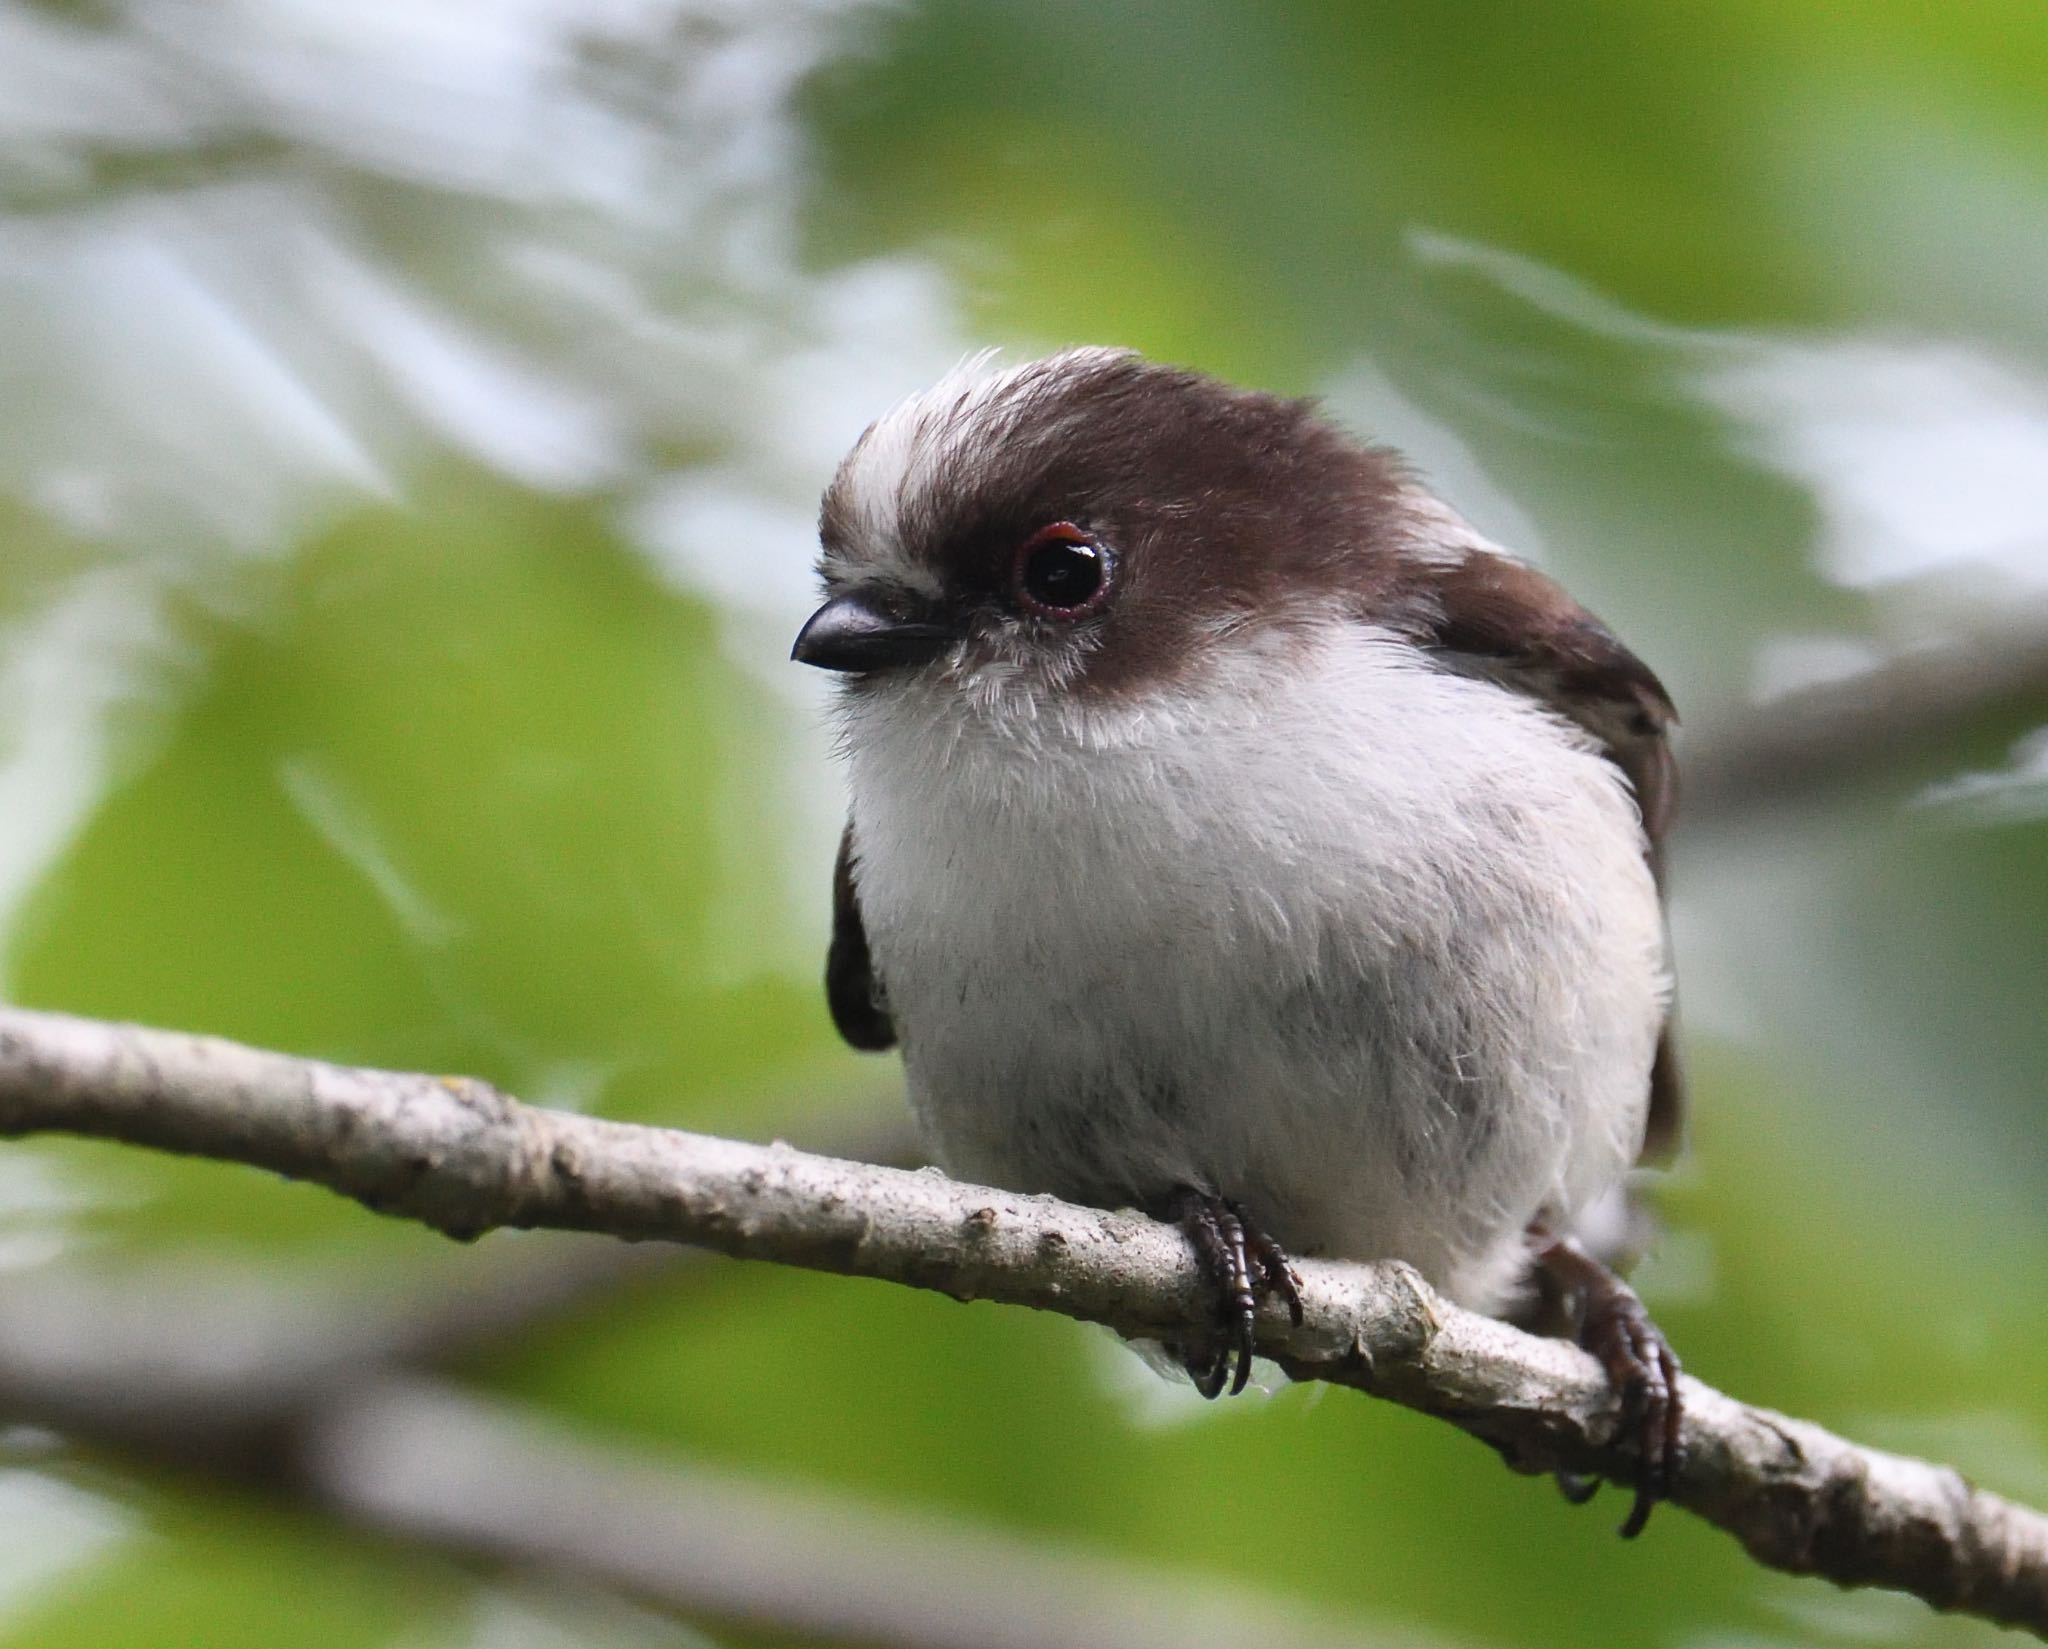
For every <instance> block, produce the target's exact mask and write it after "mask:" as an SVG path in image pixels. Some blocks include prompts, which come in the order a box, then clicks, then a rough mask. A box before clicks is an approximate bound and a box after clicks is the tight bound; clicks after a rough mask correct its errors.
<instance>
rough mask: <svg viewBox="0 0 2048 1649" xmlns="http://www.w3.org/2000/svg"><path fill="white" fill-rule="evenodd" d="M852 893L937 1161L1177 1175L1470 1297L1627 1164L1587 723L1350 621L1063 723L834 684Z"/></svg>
mask: <svg viewBox="0 0 2048 1649" xmlns="http://www.w3.org/2000/svg"><path fill="white" fill-rule="evenodd" d="M844 717H845V742H846V747H847V749H848V751H849V752H850V777H851V782H852V791H853V820H854V835H855V841H856V844H857V853H858V864H857V870H856V878H857V885H858V889H859V897H860V903H861V908H862V912H863V915H864V917H865V919H866V922H867V927H868V934H869V941H870V945H871V947H872V950H873V953H874V957H875V961H876V964H877V967H878V970H879V973H880V976H881V978H882V980H883V983H884V987H885V989H886V991H887V993H888V997H889V1002H890V1008H891V1012H892V1014H893V1016H894V1018H895V1021H896V1024H897V1027H898V1030H899V1033H900V1035H901V1037H902V1041H903V1047H904V1055H905V1060H906V1067H907V1070H908V1075H909V1083H910V1090H911V1097H912V1101H913V1104H914V1105H915V1107H916V1109H917V1111H918V1114H919V1117H920V1119H921V1121H922V1123H923V1125H924V1127H925V1129H926V1131H927V1133H928V1135H929V1136H930V1140H931V1143H932V1145H933V1147H934V1149H935V1150H936V1151H937V1152H938V1154H939V1156H940V1159H941V1160H942V1161H943V1162H944V1163H945V1164H946V1166H947V1167H948V1168H950V1169H951V1170H952V1171H954V1172H955V1173H958V1174H960V1175H962V1176H964V1177H969V1178H977V1179H983V1180H988V1181H992V1182H994V1183H998V1184H1003V1185H1008V1186H1012V1187H1015V1188H1017V1189H1022V1190H1046V1191H1053V1192H1056V1193H1059V1194H1063V1195H1066V1196H1070V1197H1076V1198H1080V1199H1082V1200H1090V1201H1096V1202H1104V1203H1112V1204H1116V1203H1138V1204H1144V1203H1147V1202H1156V1200H1157V1199H1159V1198H1160V1197H1162V1196H1164V1195H1165V1194H1167V1193H1169V1192H1171V1191H1172V1190H1173V1189H1174V1188H1175V1187H1176V1186H1179V1185H1182V1184H1193V1185H1200V1186H1204V1187H1207V1188H1210V1189H1214V1190H1216V1191H1219V1192H1221V1193H1222V1194H1224V1195H1227V1196H1233V1197H1239V1198H1242V1199H1243V1200H1244V1201H1245V1202H1246V1203H1247V1204H1248V1205H1249V1207H1250V1208H1251V1210H1252V1212H1253V1213H1254V1214H1255V1215H1256V1216H1258V1217H1259V1218H1260V1219H1261V1220H1262V1221H1263V1222H1264V1223H1266V1224H1267V1226H1268V1227H1269V1229H1271V1230H1272V1231H1273V1234H1274V1235H1275V1236H1276V1237H1278V1238H1279V1239H1280V1240H1281V1241H1282V1242H1283V1243H1284V1244H1287V1245H1289V1246H1291V1247H1293V1248H1295V1249H1296V1250H1298V1251H1302V1252H1318V1251H1320V1252H1326V1253H1332V1254H1338V1255H1345V1256H1350V1257H1354V1258H1381V1257H1398V1258H1402V1259H1406V1260H1408V1261H1410V1262H1411V1263H1413V1264H1415V1265H1416V1266H1418V1267H1419V1268H1420V1269H1421V1270H1422V1271H1423V1273H1424V1274H1425V1275H1426V1276H1428V1277H1429V1278H1430V1279H1431V1280H1432V1281H1434V1282H1436V1283H1437V1284H1438V1285H1439V1286H1441V1287H1444V1288H1446V1289H1448V1290H1449V1291H1450V1292H1451V1293H1452V1294H1453V1295H1454V1296H1455V1297H1458V1298H1461V1299H1464V1300H1466V1301H1467V1302H1468V1303H1472V1304H1475V1305H1479V1306H1481V1307H1491V1306H1495V1305H1497V1304H1498V1303H1499V1301H1500V1297H1501V1295H1502V1292H1503V1290H1504V1289H1505V1288H1506V1287H1507V1286H1508V1284H1509V1282H1510V1281H1511V1276H1512V1273H1513V1271H1514V1270H1515V1269H1516V1267H1517V1260H1518V1256H1519V1252H1520V1246H1519V1245H1520V1235H1521V1232H1522V1230H1523V1229H1524V1227H1525V1226H1526V1225H1527V1223H1528V1221H1529V1220H1530V1219H1531V1218H1533V1217H1535V1216H1537V1215H1538V1214H1544V1215H1546V1216H1549V1217H1553V1218H1567V1219H1568V1218H1569V1217H1570V1216H1571V1214H1572V1213H1573V1212H1575V1211H1576V1210H1577V1209H1579V1208H1580V1207H1582V1206H1583V1205H1584V1204H1585V1203H1587V1202H1588V1201H1590V1200H1591V1199H1592V1198H1594V1197H1596V1196H1597V1195H1599V1193H1600V1192H1602V1191H1603V1190H1605V1189H1607V1188H1608V1187H1609V1186H1610V1185H1611V1184H1612V1183H1613V1182H1614V1181H1615V1180H1616V1179H1617V1178H1618V1177H1619V1176H1620V1175H1621V1174H1622V1173H1623V1172H1624V1171H1625V1169H1626V1168H1627V1166H1628V1165H1629V1163H1630V1161H1631V1159H1632V1158H1633V1156H1634V1153H1635V1150H1636V1146H1637V1143H1638V1141H1639V1139H1640V1137H1641V1131H1642V1124H1643V1114H1644V1109H1645V1105H1646V1099H1647V1092H1648V1072H1649V1067H1650V1061H1651V1057H1652V1052H1653V1048H1654V1044H1655V1040H1656V1035H1657V1028H1658V1026H1659V1024H1660V1023H1661V1020H1662V1016H1663V1002H1664V992H1665V985H1664V976H1663V965H1662V956H1663V932H1662V920H1661V916H1660V913H1659V910H1658V903H1657V897H1656V893H1655V889H1654V888H1653V886H1652V883H1651V879H1650V876H1649V872H1648V870H1647V868H1646V867H1645V864H1644V859H1643V843H1642V834H1641V827H1640V824H1639V822H1638V819H1637V815H1636V811H1635V807H1634V804H1633V802H1632V800H1631V799H1630V797H1629V796H1628V794H1627V790H1626V786H1625V783H1624V781H1623V780H1622V779H1621V777H1620V775H1619V773H1618V772H1617V771H1616V770H1615V768H1614V767H1613V766H1612V764H1611V763H1609V762H1607V761H1606V760H1605V759H1603V758H1602V757H1601V756H1600V755H1599V754H1597V753H1596V752H1595V751H1593V750H1591V749H1589V748H1588V747H1587V742H1586V740H1585V738H1584V736H1583V735H1581V734H1579V733H1578V732H1577V731H1576V730H1575V729H1572V728H1570V727H1569V726H1568V725H1567V724H1565V723H1563V722H1561V721H1559V720H1558V719H1556V718H1554V717H1553V716H1551V715H1550V714H1549V713H1548V712H1546V711H1544V710H1542V709H1541V708H1540V707H1538V706H1536V705H1534V704H1533V703H1531V702H1528V701H1526V700H1524V699H1522V698H1520V697H1518V696H1516V695H1514V694H1512V693H1510V692H1508V691H1506V690H1504V689H1501V688H1499V687H1496V686H1493V685H1491V684H1488V683H1485V682H1480V681H1474V680H1469V679H1465V678H1462V677H1457V676H1452V675H1448V674H1446V673H1444V672H1442V671H1440V670H1437V669H1434V668H1431V667H1430V666H1428V665H1427V664H1426V663H1425V662H1424V661H1422V660H1421V659H1420V657H1419V656H1418V655H1416V654H1415V653H1414V652H1413V651H1412V649H1405V648H1403V647H1401V646H1400V645H1399V644H1397V643H1395V642H1394V641H1392V640H1391V639H1390V638H1388V637H1386V636H1384V635H1382V634H1380V633H1378V632H1374V631H1370V630H1367V629H1364V628H1362V627H1359V626H1343V627H1340V628H1333V629H1332V630H1331V631H1330V632H1329V633H1328V634H1326V635H1325V636H1323V637H1322V638H1321V639H1320V640H1318V641H1317V642H1315V643H1314V644H1313V645H1304V644H1302V643H1301V642H1300V640H1299V638H1296V639H1295V642H1294V644H1293V645H1292V646H1291V647H1290V648H1288V649H1287V650H1285V651H1280V650H1274V649H1268V650H1265V651H1247V652H1246V653H1244V654H1243V655H1241V656H1239V657H1238V658H1236V659H1235V660H1234V661H1232V662H1230V663H1229V664H1227V665H1225V666H1221V667H1219V669H1218V670H1217V671H1216V672H1214V674H1213V675H1212V677H1211V679H1210V680H1209V681H1208V682H1207V684H1206V685H1205V687H1204V688H1203V689H1202V690H1200V691H1199V692H1194V693H1189V694H1185V695H1181V696H1178V697H1175V698H1173V699H1172V700H1171V701H1168V702H1161V703H1155V704H1153V705H1151V706H1150V707H1149V708H1146V709H1124V710H1118V711H1100V710H1098V711H1084V710H1081V709H1078V708H1076V707H1075V706H1074V705H1073V704H1072V703H1071V702H1068V701H1065V700H1054V701H1051V702H1040V701H1038V700H1035V699H1033V698H1032V697H1031V696H1029V695H1028V694H1026V693H1024V692H1022V691H997V692H990V691H989V690H988V684H987V683H982V684H979V687H978V688H977V685H976V684H971V683H961V682H957V681H953V680H950V679H947V678H945V677H943V676H928V677H921V678H915V679H909V680H905V681H902V682H891V683H883V684H878V685H877V687H876V688H874V689H871V690H868V691H864V692H862V693H859V694H856V695H854V696H853V697H851V698H849V700H848V701H847V704H846V707H845V711H844Z"/></svg>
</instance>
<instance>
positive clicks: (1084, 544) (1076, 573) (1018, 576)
mask: <svg viewBox="0 0 2048 1649" xmlns="http://www.w3.org/2000/svg"><path fill="white" fill-rule="evenodd" d="M1109 584H1110V561H1109V552H1108V551H1107V550H1105V549H1104V548H1103V547H1102V546H1101V545H1100V544H1098V543H1096V541H1095V539H1094V538H1093V536H1091V535H1090V534H1089V533H1087V532H1084V531H1083V530H1082V529H1081V528H1079V527H1077V526H1075V525H1074V523H1073V522H1071V521H1055V522H1053V523H1052V525H1050V526H1048V527H1040V528H1039V529H1038V531H1037V532H1035V533H1033V534H1032V535H1031V536H1030V537H1029V538H1027V539H1025V540H1024V542H1023V543H1022V544H1020V545H1018V546H1017V559H1016V561H1015V562H1014V563H1013V564H1012V566H1011V568H1010V587H1011V589H1012V590H1013V591H1014V592H1015V593H1016V597H1017V604H1018V605H1019V606H1021V607H1022V608H1023V609H1024V610H1025V611H1026V612H1029V613H1036V614H1037V615H1038V616H1039V617H1040V618H1056V619H1061V620H1072V619H1076V618H1080V617H1082V616H1083V615H1084V614H1086V613H1092V612H1093V611H1094V610H1095V609H1096V608H1097V607H1100V606H1101V605H1102V603H1103V601H1104V599H1105V598H1106V597H1107V596H1108V594H1109Z"/></svg>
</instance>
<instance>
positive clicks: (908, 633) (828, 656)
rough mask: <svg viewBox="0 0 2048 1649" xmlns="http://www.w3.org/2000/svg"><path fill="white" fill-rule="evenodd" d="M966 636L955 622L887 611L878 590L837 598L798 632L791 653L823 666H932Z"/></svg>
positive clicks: (796, 657)
mask: <svg viewBox="0 0 2048 1649" xmlns="http://www.w3.org/2000/svg"><path fill="white" fill-rule="evenodd" d="M959 639H960V632H959V631H958V630H957V629H955V628H954V627H953V626H952V625H950V624H934V623H930V622H928V621H926V620H922V619H911V618H904V617H902V616H900V615H899V614H896V613H892V612H888V611H886V610H884V608H883V607H882V606H881V604H880V602H879V601H878V600H877V599H876V596H875V594H874V592H872V591H867V590H855V591H852V592H851V593H850V594H847V595H842V596H834V597H833V598H832V599H831V600H830V601H828V602H826V603H825V605H824V606H822V607H820V608H819V609H818V610H817V611H816V612H815V613H813V614H811V616H810V618H809V619H807V620H806V621H805V623H804V627H803V628H802V629H801V630H799V631H798V632H797V637H796V645H795V646H794V647H792V648H791V649H790V650H789V656H790V657H791V658H793V659H795V660H796V661H797V663H799V664H815V665H817V666H818V668H819V669H821V670H856V671H858V670H895V669H900V668H903V667H904V666H907V665H912V664H927V663H929V662H930V661H931V660H933V659H935V658H937V657H938V656H939V655H940V654H941V653H943V652H944V651H945V650H946V649H947V648H948V647H950V646H952V644H953V643H954V642H956V641H958V640H959Z"/></svg>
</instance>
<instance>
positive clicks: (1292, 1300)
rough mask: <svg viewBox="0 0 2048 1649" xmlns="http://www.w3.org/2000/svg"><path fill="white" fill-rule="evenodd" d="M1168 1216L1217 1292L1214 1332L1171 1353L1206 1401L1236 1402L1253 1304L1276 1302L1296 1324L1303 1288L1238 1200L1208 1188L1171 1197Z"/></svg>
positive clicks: (1247, 1373) (1246, 1374)
mask: <svg viewBox="0 0 2048 1649" xmlns="http://www.w3.org/2000/svg"><path fill="white" fill-rule="evenodd" d="M1171 1211H1172V1214H1173V1217H1174V1218H1175V1219H1176V1220H1178V1221H1179V1222H1180V1225H1181V1229H1183V1230H1184V1231H1186V1232H1187V1234H1188V1241H1189V1242H1190V1243H1191V1244H1192V1245H1193V1246H1194V1250H1195V1258H1196V1259H1197V1260H1198V1261H1200V1262H1201V1267H1202V1270H1203V1272H1204V1273H1205V1274H1206V1275H1207V1276H1208V1278H1209V1280H1210V1281H1211V1282H1212V1283H1214V1284H1215V1286H1216V1291H1217V1300H1216V1322H1215V1326H1214V1329H1213V1331H1212V1332H1211V1333H1210V1334H1209V1335H1207V1336H1206V1337H1204V1338H1203V1339H1201V1340H1200V1341H1197V1342H1193V1343H1190V1344H1189V1345H1186V1346H1183V1347H1178V1348H1176V1349H1177V1350H1178V1351H1179V1353H1180V1358H1181V1366H1182V1367H1184V1368H1185V1369H1186V1370H1187V1371H1188V1376H1189V1378H1191V1379H1192V1380H1193V1381H1194V1382H1195V1389H1196V1390H1197V1391H1199V1392H1200V1393H1201V1394H1202V1395H1203V1396H1204V1397H1216V1396H1220V1395H1221V1394H1222V1392H1223V1389H1224V1387H1225V1386H1226V1385H1227V1386H1228V1387H1229V1388H1230V1394H1231V1395H1232V1396H1233V1397H1234V1396H1236V1395H1237V1394H1238V1393H1239V1392H1241V1391H1243V1390H1244V1388H1245V1383H1246V1382H1247V1381H1249V1380H1250V1379H1251V1377H1252V1337H1253V1333H1254V1331H1255V1329H1256V1328H1257V1326H1258V1318H1259V1302H1260V1301H1261V1300H1265V1299H1275V1300H1279V1301H1280V1302H1281V1303H1282V1304H1284V1305H1285V1306H1286V1307H1287V1314H1288V1316H1290V1317H1291V1318H1293V1320H1294V1325H1295V1327H1297V1328H1299V1327H1300V1326H1301V1288H1300V1284H1299V1283H1298V1282H1297V1281H1296V1279H1295V1275H1294V1272H1293V1271H1292V1270H1291V1269H1290V1268H1289V1266H1288V1263H1287V1255H1286V1254H1285V1253H1284V1252H1283V1251H1282V1250H1281V1247H1280V1245H1279V1244H1278V1243H1277V1242H1275V1241H1274V1240H1273V1239H1272V1238H1271V1237H1269V1236H1268V1235H1267V1234H1266V1233H1265V1232H1264V1231H1262V1230H1261V1229H1260V1228H1259V1227H1258V1226H1257V1225H1256V1224H1254V1223H1253V1222H1252V1220H1251V1219H1250V1218H1249V1217H1248V1216H1247V1215H1246V1213H1245V1211H1244V1210H1243V1209H1242V1208H1241V1207H1239V1206H1238V1205H1237V1204H1236V1203H1234V1202H1231V1201H1229V1200H1227V1199H1226V1198H1223V1197H1219V1196H1216V1195H1214V1194H1213V1193H1211V1192H1207V1191H1196V1190H1193V1189H1184V1190H1181V1191H1179V1192H1176V1193H1175V1195H1174V1198H1173V1203H1172V1210H1171Z"/></svg>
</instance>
